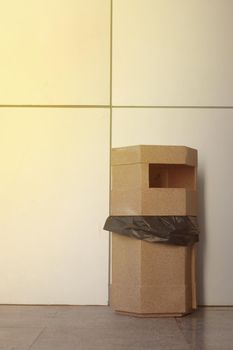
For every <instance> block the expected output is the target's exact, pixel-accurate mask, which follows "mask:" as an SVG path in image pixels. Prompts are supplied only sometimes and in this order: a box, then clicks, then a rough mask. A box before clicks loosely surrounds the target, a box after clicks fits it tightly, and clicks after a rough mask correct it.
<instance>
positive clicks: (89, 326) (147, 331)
mask: <svg viewBox="0 0 233 350" xmlns="http://www.w3.org/2000/svg"><path fill="white" fill-rule="evenodd" d="M91 349H93V350H95V349H96V350H103V349H106V350H116V349H124V350H126V349H129V350H133V349H135V350H139V349H141V350H144V349H147V350H152V349H153V350H157V349H158V350H160V349H162V350H189V349H211V350H215V349H216V350H231V349H233V308H200V309H199V310H198V311H197V312H195V313H194V314H192V315H190V316H186V317H183V318H179V319H175V318H166V319H165V318H158V319H139V318H133V317H128V316H121V315H117V314H115V313H114V312H113V311H112V310H111V309H110V308H109V307H104V306H103V307H102V306H0V350H91Z"/></svg>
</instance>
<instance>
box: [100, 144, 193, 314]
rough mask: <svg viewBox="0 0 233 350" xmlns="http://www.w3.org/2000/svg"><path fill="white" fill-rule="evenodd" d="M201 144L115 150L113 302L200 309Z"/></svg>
mask: <svg viewBox="0 0 233 350" xmlns="http://www.w3.org/2000/svg"><path fill="white" fill-rule="evenodd" d="M196 176H197V151H196V150H194V149H192V148H188V147H184V146H131V147H124V148H116V149H113V150H112V192H111V217H110V218H108V220H107V222H106V225H105V229H106V230H109V231H112V232H113V235H112V284H111V289H110V291H111V294H110V305H111V307H112V308H113V309H114V310H115V311H117V312H121V313H124V314H129V315H135V316H142V317H154V316H183V315H185V314H187V313H190V312H192V311H193V310H194V309H195V308H196V242H197V241H198V227H197V222H196V215H197V204H196V201H197V198H196V197H197V193H196Z"/></svg>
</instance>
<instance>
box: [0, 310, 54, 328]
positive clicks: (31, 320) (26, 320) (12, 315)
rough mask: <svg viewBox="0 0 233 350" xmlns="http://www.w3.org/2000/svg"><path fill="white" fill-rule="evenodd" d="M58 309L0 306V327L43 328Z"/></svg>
mask: <svg viewBox="0 0 233 350" xmlns="http://www.w3.org/2000/svg"><path fill="white" fill-rule="evenodd" d="M59 308H60V307H57V306H13V305H12V306H11V305H0V327H44V326H45V325H46V324H47V322H49V320H50V319H51V318H53V317H54V316H55V315H56V313H57V310H58V309H59Z"/></svg>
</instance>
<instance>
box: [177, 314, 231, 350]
mask: <svg viewBox="0 0 233 350" xmlns="http://www.w3.org/2000/svg"><path fill="white" fill-rule="evenodd" d="M177 323H178V325H179V327H180V330H181V331H182V333H183V335H184V337H185V340H186V341H187V343H188V344H190V346H191V349H201V350H202V349H203V350H209V349H211V350H215V349H216V350H219V349H221V350H230V349H233V310H232V309H228V310H224V309H222V310H221V309H219V308H218V309H215V310H214V309H212V310H211V309H209V308H207V309H200V310H198V312H196V313H194V314H193V315H190V316H188V317H186V318H182V319H177Z"/></svg>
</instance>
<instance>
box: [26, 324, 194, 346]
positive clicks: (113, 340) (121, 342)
mask: <svg viewBox="0 0 233 350" xmlns="http://www.w3.org/2000/svg"><path fill="white" fill-rule="evenodd" d="M55 349H56V350H75V349H82V350H87V349H97V350H100V349H106V350H107V349H136V350H139V349H149V350H150V349H153V350H154V349H158V350H160V349H163V350H167V349H170V350H189V349H190V347H189V346H188V345H187V343H186V342H185V340H184V338H183V337H182V335H181V334H180V332H179V330H178V329H177V330H176V332H175V333H173V334H169V333H168V334H166V335H163V334H158V333H157V332H156V331H154V332H153V330H146V329H143V330H141V331H140V330H139V329H138V330H128V329H125V330H123V329H120V330H119V329H100V328H99V329H95V328H92V329H91V328H90V329H87V328H84V329H81V328H66V329H65V328H63V329H54V328H47V329H46V330H45V331H44V332H43V333H42V335H41V336H40V338H39V339H38V340H37V342H36V343H35V344H34V345H33V347H32V348H31V350H55Z"/></svg>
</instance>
